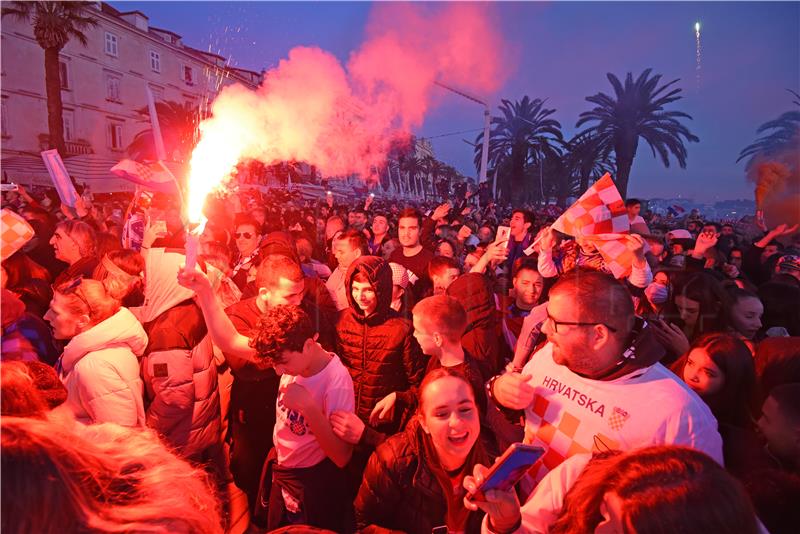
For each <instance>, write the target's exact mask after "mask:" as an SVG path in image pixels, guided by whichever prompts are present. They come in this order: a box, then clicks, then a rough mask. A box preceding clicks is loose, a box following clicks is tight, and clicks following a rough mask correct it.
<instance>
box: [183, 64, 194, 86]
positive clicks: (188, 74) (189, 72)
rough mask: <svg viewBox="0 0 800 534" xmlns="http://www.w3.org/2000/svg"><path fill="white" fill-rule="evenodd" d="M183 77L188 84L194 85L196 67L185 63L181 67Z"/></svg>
mask: <svg viewBox="0 0 800 534" xmlns="http://www.w3.org/2000/svg"><path fill="white" fill-rule="evenodd" d="M181 78H183V81H184V82H186V85H194V69H193V68H192V67H190V66H189V65H184V66H183V68H182V69H181Z"/></svg>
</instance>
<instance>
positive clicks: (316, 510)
mask: <svg viewBox="0 0 800 534" xmlns="http://www.w3.org/2000/svg"><path fill="white" fill-rule="evenodd" d="M251 346H252V347H253V348H254V349H255V351H256V358H257V359H261V360H265V361H266V362H269V363H270V364H271V365H272V366H273V367H274V369H275V372H276V373H278V375H280V387H279V393H278V400H277V417H276V422H275V429H274V432H273V443H274V444H275V452H276V455H277V464H275V465H274V466H273V469H272V471H273V472H272V490H271V492H270V497H269V518H268V529H269V530H273V529H275V528H278V527H280V526H283V525H286V524H306V525H312V526H315V527H320V528H326V529H330V530H333V531H335V532H341V531H342V527H343V525H342V517H343V514H342V510H344V509H345V506H346V504H347V503H345V502H344V501H343V499H342V496H343V495H345V491H344V475H343V472H342V470H341V468H342V467H344V466H345V465H346V464H347V462H348V461H349V460H350V455H351V453H352V447H351V446H350V445H349V444H347V443H346V442H345V441H343V440H341V439H340V438H338V437H337V436H336V435H335V434H334V433H333V430H332V429H331V425H330V423H329V422H328V418H329V416H330V415H331V413H332V412H333V411H334V410H336V411H344V412H353V410H354V409H355V399H354V394H353V381H352V379H351V378H350V373H349V372H348V371H347V369H346V368H345V367H344V365H342V362H341V361H340V360H339V358H338V357H337V356H336V355H335V354H333V353H330V352H327V351H326V350H325V349H323V348H322V346H321V345H320V344H319V343H317V341H316V335H315V332H314V329H313V327H312V324H311V320H310V318H309V317H308V315H307V314H306V313H305V312H304V311H303V310H302V308H300V307H299V306H277V307H274V308H271V309H269V310H267V312H266V314H264V316H263V318H262V319H261V321H260V322H259V326H258V331H257V332H256V334H255V337H254V338H253V339H252V341H251Z"/></svg>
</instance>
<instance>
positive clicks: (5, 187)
mask: <svg viewBox="0 0 800 534" xmlns="http://www.w3.org/2000/svg"><path fill="white" fill-rule="evenodd" d="M0 191H19V187H17V184H0Z"/></svg>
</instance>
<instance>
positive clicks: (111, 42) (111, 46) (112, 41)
mask: <svg viewBox="0 0 800 534" xmlns="http://www.w3.org/2000/svg"><path fill="white" fill-rule="evenodd" d="M118 44H119V42H118V39H117V36H116V35H114V34H113V33H111V32H106V54H108V55H109V56H114V57H117V56H119V48H118Z"/></svg>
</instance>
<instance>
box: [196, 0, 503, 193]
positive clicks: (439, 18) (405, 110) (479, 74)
mask: <svg viewBox="0 0 800 534" xmlns="http://www.w3.org/2000/svg"><path fill="white" fill-rule="evenodd" d="M494 19H495V16H494V15H493V12H492V7H491V5H489V4H478V3H448V4H439V5H435V6H433V7H431V6H427V5H421V4H394V3H392V4H388V3H387V4H380V3H379V4H377V5H376V7H375V8H374V9H373V12H372V13H371V15H370V20H369V24H368V27H367V32H366V34H367V40H366V42H365V43H364V44H363V45H362V46H361V47H360V48H359V49H358V50H357V51H355V52H353V53H352V54H351V56H350V59H349V61H348V63H347V67H346V68H345V67H343V66H342V64H341V63H340V62H339V61H338V60H337V59H336V58H335V57H334V56H333V55H332V54H330V53H328V52H325V51H324V50H321V49H319V48H313V47H296V48H294V49H292V50H291V51H290V52H289V56H288V58H286V59H284V60H282V61H281V62H280V63H279V64H278V66H277V67H275V68H274V69H272V70H270V71H268V72H266V73H265V78H264V82H263V84H262V85H261V87H259V88H258V89H257V90H256V91H250V90H248V89H246V88H244V87H242V86H238V85H237V86H229V87H226V88H224V89H223V90H222V91H221V92H220V94H219V96H218V97H217V99H216V100H215V101H214V103H213V106H212V116H211V117H210V118H209V119H208V120H206V121H204V122H203V124H201V126H200V131H201V140H200V143H198V146H197V148H196V149H195V153H194V154H193V157H192V181H193V182H194V181H204V182H205V181H207V180H211V179H213V178H212V177H210V176H209V173H208V169H209V164H208V151H215V152H218V153H220V154H224V155H225V156H224V158H222V159H224V162H223V164H222V167H224V168H228V167H227V165H228V163H229V161H230V160H232V159H234V156H235V159H236V160H237V161H238V160H242V159H248V158H249V159H256V160H260V161H262V162H264V163H265V164H268V165H269V164H272V163H275V162H277V161H286V160H297V161H305V162H307V163H309V164H312V165H316V166H317V167H318V168H319V169H320V170H321V171H322V172H323V173H324V174H326V175H334V176H335V175H348V174H352V173H362V174H368V173H369V171H370V169H371V168H372V167H373V166H379V165H381V164H382V163H383V162H384V161H385V159H386V153H387V151H388V150H389V147H390V146H391V144H392V143H393V142H395V141H397V140H398V139H402V138H404V137H405V136H407V135H408V132H409V131H410V130H411V129H413V128H415V127H419V126H420V125H421V124H422V122H423V120H424V118H425V114H426V112H427V111H428V109H429V108H430V107H431V105H432V102H433V100H434V99H433V97H434V96H435V95H440V94H441V93H439V92H440V91H442V90H441V89H439V88H436V87H434V86H433V83H434V81H442V82H444V83H446V84H448V85H452V86H455V87H458V88H460V89H462V90H464V91H466V92H471V93H474V94H476V95H477V96H485V95H488V94H490V93H493V92H494V91H496V90H497V89H498V88H500V87H501V86H502V84H503V83H504V82H505V80H506V77H507V75H508V74H509V72H508V70H507V64H508V63H507V62H508V54H509V48H508V47H507V46H506V44H505V43H504V42H503V39H502V37H501V36H500V34H499V33H498V31H497V28H498V26H499V25H498V24H497V23H496V22H495V20H494ZM454 98H458V97H455V96H454ZM201 151H202V152H205V153H206V156H205V157H202V158H201V157H199V154H198V152H201ZM201 162H202V163H201ZM201 165H202V166H203V167H204V168H205V171H206V172H205V177H203V173H202V172H200V169H199V167H200V166H201ZM212 174H213V173H212ZM219 179H222V177H219ZM192 187H193V188H194V187H195V186H194V185H193V186H192Z"/></svg>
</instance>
